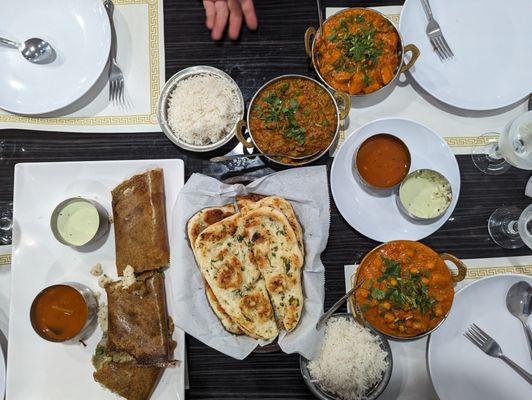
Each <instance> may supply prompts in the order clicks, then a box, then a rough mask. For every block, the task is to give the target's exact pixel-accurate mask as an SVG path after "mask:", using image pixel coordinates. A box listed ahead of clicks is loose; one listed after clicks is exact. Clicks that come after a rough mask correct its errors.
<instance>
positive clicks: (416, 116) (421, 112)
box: [326, 4, 532, 154]
mask: <svg viewBox="0 0 532 400" xmlns="http://www.w3.org/2000/svg"><path fill="white" fill-rule="evenodd" d="M419 6H420V7H421V4H420V5H419ZM373 8H374V9H375V10H377V11H380V12H382V13H383V14H385V15H387V16H388V17H389V18H390V19H391V20H392V21H393V22H394V23H395V24H396V25H397V26H398V24H399V17H400V14H401V6H387V7H373ZM340 10H342V8H336V7H328V8H326V16H327V17H329V16H331V15H333V14H335V13H336V12H338V11H340ZM481 17H482V16H481V14H479V18H481ZM427 40H428V39H427ZM405 44H407V43H405ZM414 44H415V43H414ZM420 57H423V54H421V55H420ZM413 68H415V65H414V67H413ZM400 81H401V82H400V84H398V85H396V86H395V87H394V88H393V91H392V92H391V93H388V92H386V93H384V94H383V96H379V98H373V99H370V100H369V101H368V100H362V99H355V98H354V97H352V103H351V112H350V113H349V127H348V128H347V129H346V132H345V133H344V135H348V134H350V133H352V132H353V131H354V130H355V129H357V128H358V127H360V126H361V125H364V124H365V123H367V122H370V121H373V120H375V119H378V118H384V117H404V118H410V119H413V120H415V121H418V122H421V123H422V124H425V125H427V126H428V127H429V128H431V129H433V130H435V131H436V132H438V133H439V134H440V135H441V136H443V138H444V139H445V140H446V141H447V143H448V144H449V146H451V148H452V149H453V151H454V153H455V154H470V152H471V145H473V144H474V143H475V141H478V140H479V139H478V136H479V135H481V134H483V133H486V132H500V131H501V130H502V129H503V127H504V126H505V125H506V123H507V122H508V121H510V120H512V119H513V118H515V117H517V116H518V115H520V114H522V113H523V112H525V111H526V110H527V103H526V101H523V102H521V103H519V104H517V105H512V106H509V107H506V108H503V109H499V110H494V111H466V110H461V109H458V108H454V107H451V106H448V105H446V104H444V103H441V102H440V101H438V100H436V99H434V98H433V97H431V96H430V95H429V94H428V93H426V92H425V91H424V90H423V89H421V87H419V85H417V84H416V82H415V81H414V80H413V79H412V77H411V76H410V74H408V73H407V74H406V75H405V74H403V75H402V76H401V77H400ZM531 89H532V88H531ZM388 94H389V95H388ZM386 96H387V97H386ZM344 138H345V137H344ZM344 138H342V137H340V142H339V145H340V144H341V142H342V141H343V139H344Z"/></svg>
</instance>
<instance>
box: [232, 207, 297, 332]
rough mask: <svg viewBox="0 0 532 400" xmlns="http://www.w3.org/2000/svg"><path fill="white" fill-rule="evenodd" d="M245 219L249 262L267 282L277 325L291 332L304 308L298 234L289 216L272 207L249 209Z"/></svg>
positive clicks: (245, 237) (243, 218)
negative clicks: (289, 220)
mask: <svg viewBox="0 0 532 400" xmlns="http://www.w3.org/2000/svg"><path fill="white" fill-rule="evenodd" d="M290 209H291V207H290ZM242 220H243V226H244V234H243V241H244V242H246V244H247V245H248V246H249V249H250V252H249V254H248V256H249V258H250V261H251V262H252V263H253V264H255V265H256V266H257V267H258V269H259V271H260V273H261V275H262V276H263V278H264V280H265V281H266V288H267V290H268V294H269V296H270V299H271V302H272V304H273V308H274V311H275V317H276V319H277V322H278V325H279V326H280V327H281V328H284V329H286V330H287V331H289V332H290V331H292V330H293V329H294V328H295V327H296V326H297V323H298V322H299V319H300V317H301V312H302V309H303V291H302V288H301V269H302V267H303V254H302V252H301V250H300V247H299V245H298V240H297V236H296V234H295V232H294V230H293V229H292V227H291V225H290V223H289V222H288V219H287V218H286V216H285V215H284V214H283V213H281V212H280V211H278V210H276V209H274V208H271V207H266V206H264V207H260V208H257V209H256V210H253V211H249V212H247V213H245V214H244V215H243V216H242Z"/></svg>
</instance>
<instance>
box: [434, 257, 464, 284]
mask: <svg viewBox="0 0 532 400" xmlns="http://www.w3.org/2000/svg"><path fill="white" fill-rule="evenodd" d="M440 257H441V259H442V260H444V261H450V262H452V263H453V264H454V265H456V268H458V273H457V274H456V275H455V274H452V273H451V275H452V277H453V282H454V283H457V282H461V281H463V280H464V279H465V277H466V274H467V267H466V265H465V264H464V263H463V262H462V260H460V259H459V258H458V257H455V256H453V255H452V254H449V253H440Z"/></svg>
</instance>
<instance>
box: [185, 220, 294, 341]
mask: <svg viewBox="0 0 532 400" xmlns="http://www.w3.org/2000/svg"><path fill="white" fill-rule="evenodd" d="M290 229H291V228H290ZM244 234H245V228H244V220H243V218H242V215H241V214H240V213H237V214H235V215H233V216H230V217H228V218H225V219H223V220H222V221H220V222H217V223H215V224H213V225H211V226H209V227H207V228H205V229H204V230H203V232H201V233H200V234H199V236H198V238H197V239H196V242H195V244H194V253H195V255H196V260H197V262H198V266H199V268H200V271H201V273H202V275H203V278H204V279H205V280H206V281H207V283H208V285H209V286H210V287H211V289H212V291H213V293H214V295H215V297H216V299H217V300H218V302H219V303H220V305H221V306H222V308H223V309H224V310H225V312H226V313H227V315H229V317H230V318H231V319H232V320H233V321H235V322H236V323H237V324H238V325H239V326H240V328H241V329H242V330H243V331H244V332H246V334H248V335H249V336H251V337H254V338H262V339H273V338H275V337H276V336H277V335H278V333H279V331H278V328H277V324H276V322H275V319H274V313H273V309H272V305H271V302H270V299H269V297H268V292H267V290H266V283H265V281H264V278H263V277H262V275H261V273H260V272H259V269H258V268H257V267H256V265H255V264H254V263H253V262H250V261H252V259H253V253H252V251H251V249H250V247H249V246H250V244H252V243H250V241H249V240H245V239H244ZM294 236H295V235H294Z"/></svg>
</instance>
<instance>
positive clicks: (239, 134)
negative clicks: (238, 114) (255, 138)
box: [235, 119, 254, 149]
mask: <svg viewBox="0 0 532 400" xmlns="http://www.w3.org/2000/svg"><path fill="white" fill-rule="evenodd" d="M245 128H247V124H246V121H244V120H243V119H241V120H240V121H238V123H237V124H236V133H235V135H236V138H237V139H238V141H239V142H240V143H242V145H243V146H244V147H246V148H248V149H251V148H253V147H254V145H253V143H251V142H250V141H247V140H246V139H244V135H243V134H242V129H245Z"/></svg>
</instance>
